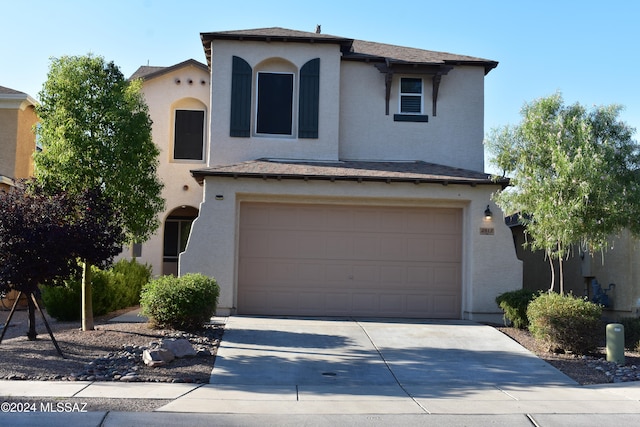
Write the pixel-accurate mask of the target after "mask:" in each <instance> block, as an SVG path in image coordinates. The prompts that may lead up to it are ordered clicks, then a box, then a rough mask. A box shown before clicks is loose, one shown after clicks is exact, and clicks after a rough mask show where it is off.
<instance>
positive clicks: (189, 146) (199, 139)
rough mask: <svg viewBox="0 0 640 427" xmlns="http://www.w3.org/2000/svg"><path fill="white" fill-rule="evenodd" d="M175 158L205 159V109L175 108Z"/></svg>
mask: <svg viewBox="0 0 640 427" xmlns="http://www.w3.org/2000/svg"><path fill="white" fill-rule="evenodd" d="M175 114H176V115H175V126H174V139H173V158H174V160H200V161H202V160H204V124H205V121H204V111H202V110H175Z"/></svg>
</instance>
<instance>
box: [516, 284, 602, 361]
mask: <svg viewBox="0 0 640 427" xmlns="http://www.w3.org/2000/svg"><path fill="white" fill-rule="evenodd" d="M601 314H602V307H600V306H599V305H597V304H594V303H592V302H589V301H586V300H584V299H582V298H577V297H574V296H573V295H560V294H556V293H546V294H541V295H539V296H538V297H537V298H536V299H534V300H533V301H531V303H530V304H529V308H528V309H527V317H528V318H529V330H530V331H531V333H532V335H533V336H534V337H535V338H536V339H538V340H540V341H543V342H546V343H547V344H549V346H550V348H551V349H553V350H564V351H569V352H573V353H576V354H586V353H589V352H591V351H593V350H595V349H596V348H597V347H598V344H599V343H600V341H601V340H602V337H603V336H604V327H603V324H602V322H601V321H600V316H601Z"/></svg>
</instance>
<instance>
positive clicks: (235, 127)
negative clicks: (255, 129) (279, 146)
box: [229, 56, 252, 138]
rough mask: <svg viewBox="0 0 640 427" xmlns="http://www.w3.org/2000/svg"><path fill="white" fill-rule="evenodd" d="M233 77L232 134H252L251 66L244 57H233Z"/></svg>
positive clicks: (245, 136)
mask: <svg viewBox="0 0 640 427" xmlns="http://www.w3.org/2000/svg"><path fill="white" fill-rule="evenodd" d="M232 66H233V68H232V77H231V123H230V131H229V132H230V135H231V136H236V137H242V138H248V137H250V136H251V75H252V71H251V66H250V65H249V64H248V63H247V61H245V60H244V59H242V58H239V57H237V56H234V57H233V65H232Z"/></svg>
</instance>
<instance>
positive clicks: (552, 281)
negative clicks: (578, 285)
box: [547, 254, 556, 293]
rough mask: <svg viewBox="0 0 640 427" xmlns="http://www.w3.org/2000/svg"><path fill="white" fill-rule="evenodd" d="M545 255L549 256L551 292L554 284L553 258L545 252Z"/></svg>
mask: <svg viewBox="0 0 640 427" xmlns="http://www.w3.org/2000/svg"><path fill="white" fill-rule="evenodd" d="M547 257H549V267H551V285H550V286H549V293H551V292H553V288H554V287H555V285H556V271H555V269H554V268H553V258H551V255H549V254H547Z"/></svg>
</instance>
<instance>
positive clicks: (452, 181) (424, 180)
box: [191, 169, 509, 188]
mask: <svg viewBox="0 0 640 427" xmlns="http://www.w3.org/2000/svg"><path fill="white" fill-rule="evenodd" d="M191 175H192V176H193V177H194V178H195V180H196V181H197V182H198V183H199V184H200V185H202V184H203V182H204V179H205V178H206V177H209V176H211V177H220V178H234V179H238V178H254V179H263V180H267V179H275V180H277V181H280V180H294V179H297V180H302V181H332V182H333V181H353V182H382V183H387V184H391V183H413V184H442V185H470V186H472V187H475V186H478V185H500V186H502V188H506V187H507V186H508V185H509V179H508V178H500V179H498V180H492V179H473V178H458V177H395V176H394V177H392V176H353V175H310V174H278V173H255V172H223V171H209V170H202V169H194V170H191Z"/></svg>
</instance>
